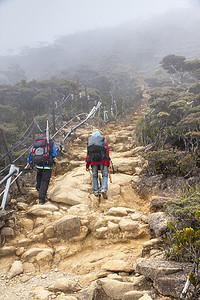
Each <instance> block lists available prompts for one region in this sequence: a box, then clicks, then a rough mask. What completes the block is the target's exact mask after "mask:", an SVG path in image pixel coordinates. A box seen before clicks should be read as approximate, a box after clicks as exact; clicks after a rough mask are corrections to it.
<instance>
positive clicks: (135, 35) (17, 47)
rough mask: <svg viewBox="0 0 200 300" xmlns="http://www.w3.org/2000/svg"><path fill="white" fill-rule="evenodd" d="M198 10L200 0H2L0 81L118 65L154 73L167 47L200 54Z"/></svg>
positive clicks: (193, 55) (168, 50)
mask: <svg viewBox="0 0 200 300" xmlns="http://www.w3.org/2000/svg"><path fill="white" fill-rule="evenodd" d="M199 12H200V1H197V0H196V1H195V0H170V1H159V0H150V1H148V0H141V1H135V0H125V1H124V0H109V1H105V0H104V1H101V2H99V1H94V0H86V1H84V2H83V1H81V0H75V1H69V0H60V1H54V0H43V1H40V0H34V1H33V0H20V1H19V0H18V1H17V0H1V1H0V44H1V47H0V83H1V84H14V83H16V82H17V81H20V80H21V79H26V80H27V81H30V80H32V79H38V80H42V79H47V78H51V77H52V76H59V77H60V76H65V77H67V78H73V76H75V77H76V75H74V74H75V72H76V71H77V70H80V69H88V68H89V69H91V68H92V69H95V70H103V69H105V68H113V67H114V66H115V67H116V66H119V65H123V66H128V67H132V68H136V69H137V70H140V71H142V72H144V75H145V74H146V75H145V76H149V74H152V73H153V72H154V71H155V70H156V68H158V67H159V62H160V61H161V59H162V58H163V57H164V56H166V55H168V54H175V55H183V56H185V57H186V58H187V59H194V58H196V57H200V32H199V28H200V14H199ZM11 73H17V74H18V76H9V74H11ZM11 77H12V78H11Z"/></svg>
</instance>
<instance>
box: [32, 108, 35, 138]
mask: <svg viewBox="0 0 200 300" xmlns="http://www.w3.org/2000/svg"><path fill="white" fill-rule="evenodd" d="M31 118H32V122H33V126H34V125H35V121H34V114H33V111H32V112H31ZM34 140H35V128H33V142H34Z"/></svg>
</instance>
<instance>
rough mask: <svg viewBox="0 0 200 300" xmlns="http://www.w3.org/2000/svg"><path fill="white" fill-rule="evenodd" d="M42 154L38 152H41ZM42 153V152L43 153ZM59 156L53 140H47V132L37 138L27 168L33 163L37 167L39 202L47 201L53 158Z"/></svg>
mask: <svg viewBox="0 0 200 300" xmlns="http://www.w3.org/2000/svg"><path fill="white" fill-rule="evenodd" d="M39 152H40V154H37V153H39ZM41 153H42V154H41ZM56 156H57V151H56V145H55V143H54V141H53V140H50V141H49V143H48V142H47V138H46V133H45V132H44V135H43V136H41V137H39V138H37V139H36V140H35V141H34V143H33V147H32V149H31V151H30V154H29V156H28V158H27V166H26V168H31V164H32V165H33V166H34V165H35V166H36V168H37V176H36V182H37V183H36V189H37V191H38V192H39V203H40V204H44V203H45V202H46V200H45V197H46V194H47V189H48V186H49V181H50V178H51V172H52V165H53V162H54V161H53V159H54V158H55V157H56Z"/></svg>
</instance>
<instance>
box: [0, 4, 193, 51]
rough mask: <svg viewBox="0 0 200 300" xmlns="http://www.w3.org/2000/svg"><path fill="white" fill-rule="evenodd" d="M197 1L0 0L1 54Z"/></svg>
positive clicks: (184, 6)
mask: <svg viewBox="0 0 200 300" xmlns="http://www.w3.org/2000/svg"><path fill="white" fill-rule="evenodd" d="M198 3H199V1H198V0H0V55H4V54H9V53H10V54H12V53H13V52H12V50H11V49H14V50H15V51H16V50H17V49H19V48H22V47H25V46H30V47H34V46H37V45H40V44H41V43H52V42H53V41H54V40H55V39H56V38H57V37H59V36H62V35H67V34H71V33H76V32H79V31H85V30H88V29H95V28H105V27H108V26H116V25H120V24H122V23H124V22H126V21H129V20H132V19H138V18H145V19H146V18H148V17H149V16H150V17H151V16H154V15H156V14H161V13H165V12H167V11H169V10H173V9H179V8H187V7H188V8H189V7H191V6H192V5H195V4H198Z"/></svg>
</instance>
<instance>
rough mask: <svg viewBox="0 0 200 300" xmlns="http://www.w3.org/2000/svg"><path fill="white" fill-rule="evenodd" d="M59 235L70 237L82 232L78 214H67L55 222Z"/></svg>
mask: <svg viewBox="0 0 200 300" xmlns="http://www.w3.org/2000/svg"><path fill="white" fill-rule="evenodd" d="M53 227H54V230H55V232H56V235H57V236H58V237H61V238H64V239H69V238H72V237H75V236H77V235H79V234H80V231H81V222H80V220H79V218H78V217H77V216H74V215H67V216H64V217H62V218H61V219H59V220H57V221H55V222H54V223H53Z"/></svg>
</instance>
